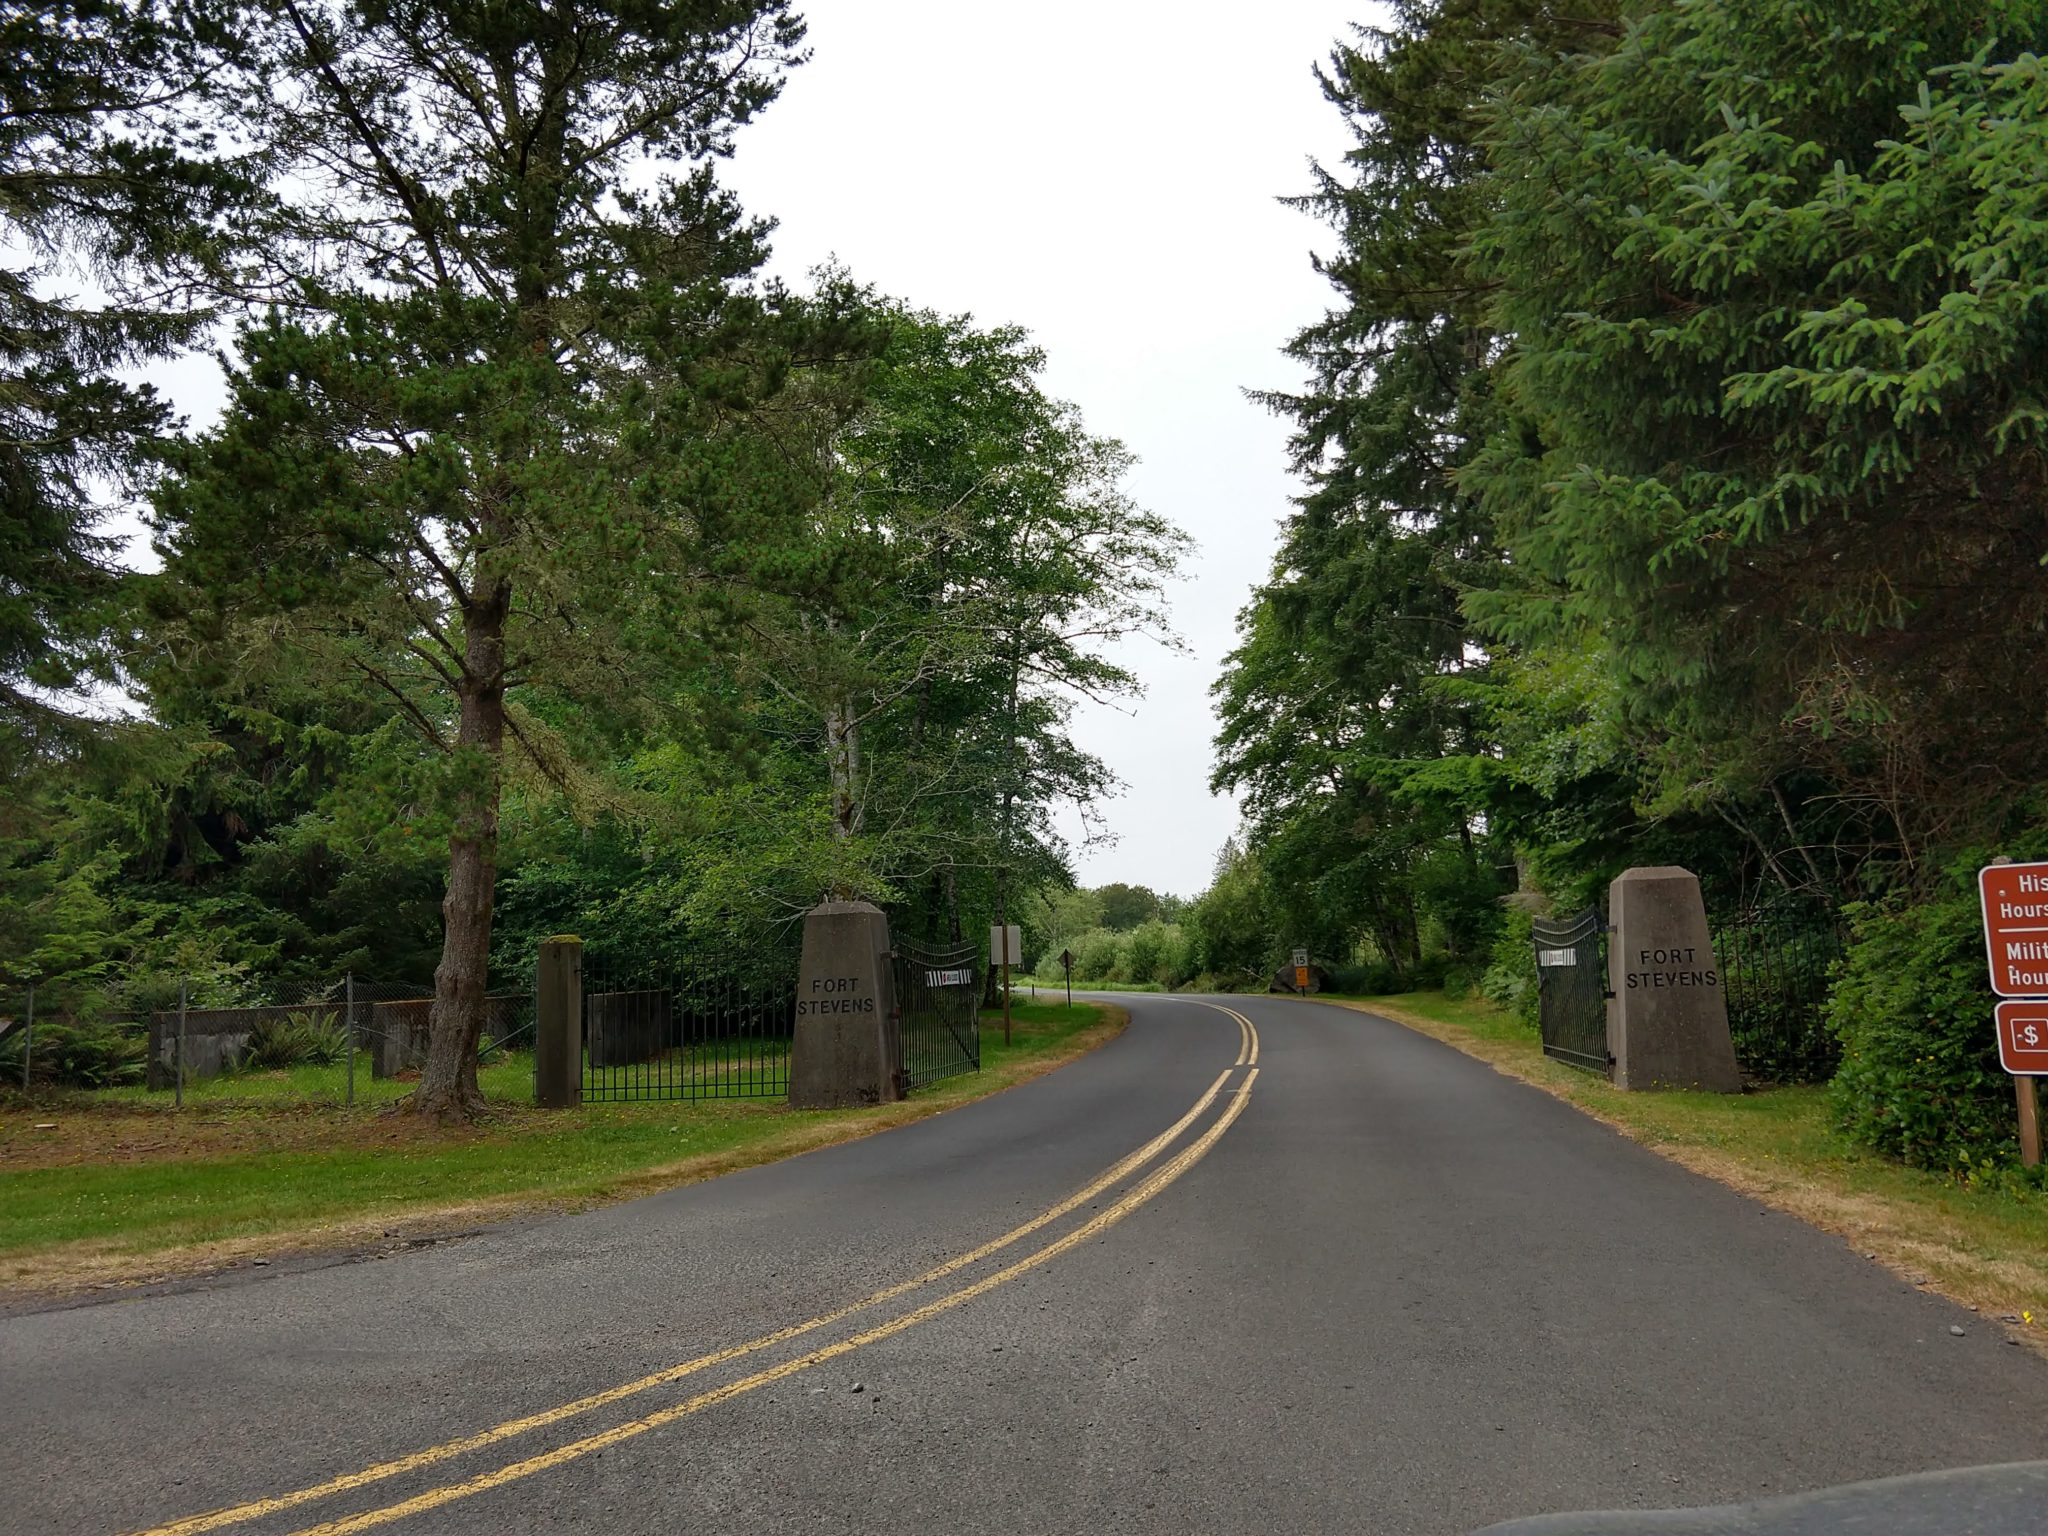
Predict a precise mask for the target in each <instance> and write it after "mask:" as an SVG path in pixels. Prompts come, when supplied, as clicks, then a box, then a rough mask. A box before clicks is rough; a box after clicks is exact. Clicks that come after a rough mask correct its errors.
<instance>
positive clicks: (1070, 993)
mask: <svg viewBox="0 0 2048 1536" xmlns="http://www.w3.org/2000/svg"><path fill="white" fill-rule="evenodd" d="M1060 969H1061V970H1063V971H1065V972H1066V973H1067V1007H1068V1008H1069V1009H1071V1008H1072V1007H1073V1006H1074V952H1073V951H1072V950H1071V949H1063V950H1061V951H1060Z"/></svg>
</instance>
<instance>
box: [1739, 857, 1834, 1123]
mask: <svg viewBox="0 0 2048 1536" xmlns="http://www.w3.org/2000/svg"><path fill="white" fill-rule="evenodd" d="M1713 932H1714V958H1715V960H1716V961H1718V962H1719V964H1720V970H1721V988H1722V991H1723V993H1724V994H1725V995H1726V997H1727V999H1728V1032H1729V1035H1730V1036H1731V1037H1732V1038H1733V1039H1734V1042H1735V1058H1736V1060H1737V1061H1739V1062H1741V1063H1742V1070H1743V1071H1744V1072H1746V1073H1747V1074H1749V1075H1750V1076H1751V1077H1758V1078H1763V1079H1765V1080H1767V1081H1770V1082H1778V1083H1821V1082H1826V1081H1827V1080H1828V1079H1829V1078H1830V1077H1833V1076H1834V1074H1835V1069H1836V1068H1837V1067H1839V1066H1840V1065H1841V1063H1842V1047H1841V1042H1840V1041H1838V1040H1837V1039H1836V1038H1835V1037H1834V1035H1833V1034H1832V1033H1830V1031H1829V1030H1828V1027H1827V1018H1826V1010H1827V1002H1828V992H1829V989H1830V987H1831V986H1832V985H1833V967H1834V964H1835V962H1836V961H1837V960H1839V959H1840V958H1841V956H1842V949H1843V945H1844V933H1843V926H1842V918H1841V914H1840V913H1839V912H1838V911H1837V910H1836V909H1835V908H1834V906H1833V905H1832V904H1830V903H1829V902H1826V901H1824V900H1820V899H1818V898H1812V897H1799V896H1789V895H1777V896H1771V897H1766V898H1764V899H1763V900H1760V901H1757V902H1754V903H1752V904H1751V905H1749V906H1746V907H1744V908H1742V909H1740V910H1739V911H1735V912H1730V913H1724V914H1722V915H1720V917H1719V918H1718V920H1717V921H1716V922H1715V923H1714V927H1713Z"/></svg>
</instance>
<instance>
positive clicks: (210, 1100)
mask: <svg viewBox="0 0 2048 1536" xmlns="http://www.w3.org/2000/svg"><path fill="white" fill-rule="evenodd" d="M348 1079H349V1069H348V1065H347V1063H345V1062H336V1063H335V1064H334V1065H333V1066H328V1067H290V1068H285V1069H281V1070H278V1071H272V1072H228V1073H223V1074H222V1075H220V1076H219V1077H204V1078H194V1079H192V1080H191V1081H188V1082H187V1083H186V1084H185V1102H186V1103H187V1104H189V1105H192V1106H195V1107H216V1106H229V1105H235V1104H252V1105H275V1104H280V1103H283V1102H285V1101H292V1102H296V1103H301V1104H310V1105H326V1106H335V1105H343V1104H346V1103H347V1102H348ZM355 1080H356V1086H355V1100H356V1103H358V1104H376V1105H384V1104H389V1103H391V1102H392V1101H393V1100H395V1099H402V1098H404V1097H405V1096H406V1095H407V1094H408V1093H411V1092H412V1084H411V1083H410V1082H407V1081H404V1080H402V1079H398V1078H389V1077H385V1078H373V1077H371V1076H370V1058H369V1056H368V1055H367V1054H364V1055H359V1056H357V1057H356V1065H355ZM477 1085H478V1086H479V1087H480V1088H482V1089H483V1091H484V1097H485V1098H487V1099H492V1100H503V1101H504V1102H506V1103H521V1102H526V1103H530V1102H532V1099H533V1053H532V1052H531V1051H499V1052H494V1053H493V1054H492V1055H491V1056H490V1057H488V1058H486V1060H485V1061H484V1063H483V1066H482V1067H481V1068H480V1069H479V1071H478V1072H477ZM92 1097H93V1099H94V1100H95V1101H97V1102H100V1103H105V1104H134V1105H148V1106H151V1107H156V1108H161V1107H162V1106H164V1105H167V1104H169V1103H171V1101H172V1095H171V1093H170V1091H169V1090H168V1089H151V1088H144V1087H142V1086H141V1085H140V1084H135V1085H132V1086H130V1087H125V1088H107V1089H103V1090H101V1091H100V1092H98V1093H96V1094H94V1095H93V1096H92Z"/></svg>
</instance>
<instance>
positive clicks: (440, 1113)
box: [410, 582, 511, 1120]
mask: <svg viewBox="0 0 2048 1536" xmlns="http://www.w3.org/2000/svg"><path fill="white" fill-rule="evenodd" d="M510 606H511V593H510V591H509V589H508V588H507V587H506V585H505V584H504V583H503V582H500V583H499V584H498V587H497V590H496V592H495V593H494V594H493V596H492V597H491V599H490V600H489V601H487V602H481V603H477V604H475V605H474V606H472V607H471V609H470V610H469V612H468V614H467V615H466V618H467V620H468V631H467V635H466V638H465V641H464V654H463V678H462V682H461V685H460V693H461V703H462V720H461V726H460V729H459V730H458V732H457V734H456V738H455V751H456V759H457V762H456V771H457V772H458V773H460V774H462V775H464V782H463V785H462V788H461V791H460V798H459V799H458V801H457V804H456V812H455V830H454V832H453V833H452V834H451V835H450V837H449V839H448V894H447V895H446V897H444V898H443V900H442V902H441V963H440V964H439V965H438V966H436V967H435V969H434V1011H433V1014H432V1015H431V1019H430V1022H429V1024H428V1026H427V1063H426V1067H425V1069H424V1070H423V1071H422V1072H421V1073H420V1085H419V1087H418V1088H417V1089H415V1090H414V1091H413V1095H412V1099H411V1101H410V1108H411V1109H412V1111H413V1113H415V1114H420V1115H432V1116H435V1117H436V1118H439V1119H443V1120H454V1119H471V1118H474V1117H475V1116H476V1115H477V1113H478V1112H480V1111H481V1110H482V1109H483V1107H484V1098H483V1093H482V1091H481V1090H480V1089H479V1088H478V1087H477V1081H476V1048H477V1041H478V1039H479V1038H480V1037H481V1036H482V1034H483V1028H484V1015H485V1007H486V1004H485V998H486V995H487V993H488V992H489V988H490V963H491V914H492V908H493V903H494V901H495V898H496V891H497V884H498V801H499V794H500V789H501V784H502V779H501V774H500V769H501V767H502V765H503V762H504V752H505V615H506V612H507V610H508V609H509V608H510Z"/></svg>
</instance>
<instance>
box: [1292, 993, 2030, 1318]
mask: <svg viewBox="0 0 2048 1536" xmlns="http://www.w3.org/2000/svg"><path fill="white" fill-rule="evenodd" d="M1320 1001H1325V1002H1341V1003H1343V1004H1344V1005H1346V1006H1348V1007H1354V1008H1361V1009H1364V1010H1366V1011H1368V1012H1371V1013H1378V1014H1382V1015H1384V1016H1386V1017H1387V1018H1390V1019H1394V1020H1395V1021H1397V1022H1399V1023H1402V1024H1406V1025H1408V1026H1409V1027H1410V1028H1413V1029H1417V1030H1420V1031H1421V1032H1422V1033H1424V1034H1427V1035H1431V1036H1434V1037H1435V1038H1436V1039H1439V1040H1442V1041H1444V1042H1445V1043H1446V1044H1448V1045H1452V1046H1455V1047H1457V1048H1458V1049H1459V1050H1461V1051H1463V1052H1465V1053H1466V1054H1467V1055H1470V1056H1476V1057H1478V1058H1479V1059H1480V1060H1482V1061H1485V1062H1487V1063H1489V1064H1491V1065H1492V1066H1493V1067H1495V1068H1496V1069H1497V1070H1499V1071H1502V1072H1505V1073H1507V1074H1508V1075H1509V1076H1511V1077H1517V1078H1520V1079H1521V1080H1522V1081H1524V1082H1527V1083H1531V1084H1533V1085H1534V1086H1536V1087H1538V1088H1541V1089H1543V1090H1544V1091H1545V1092H1548V1093H1552V1094H1555V1095H1556V1096H1557V1097H1559V1098H1561V1099H1565V1100H1568V1101H1569V1102H1571V1103H1573V1104H1575V1105H1577V1106H1578V1107H1579V1108H1580V1109H1582V1110H1584V1111H1586V1112H1587V1113H1588V1114H1590V1115H1592V1116H1594V1117H1595V1118H1596V1119H1599V1120H1602V1121H1604V1122H1606V1123H1607V1124H1608V1125H1611V1126H1613V1127H1614V1128H1615V1129H1617V1130H1619V1131H1621V1132H1622V1133H1623V1134H1624V1135H1626V1136H1628V1137H1630V1138H1631V1139H1632V1140H1635V1141H1638V1142H1640V1143H1642V1144H1643V1145H1644V1146H1646V1147H1649V1148H1651V1149H1652V1150H1654V1151H1656V1152H1659V1153H1661V1154H1662V1155H1664V1156H1666V1157H1669V1158H1671V1159H1672V1160H1673V1161H1675V1162H1678V1163H1682V1164H1684V1165H1685V1166H1686V1167H1688V1168H1691V1169H1693V1170H1694V1171H1695V1172H1698V1173H1702V1174H1705V1175H1707V1176H1708V1177H1709V1178H1713V1179H1717V1180H1719V1181H1720V1182H1721V1183H1724V1184H1728V1185H1731V1186H1733V1187H1734V1188H1736V1189H1739V1190H1741V1191H1743V1192H1744V1193H1745V1194H1748V1195H1752V1196H1754V1197H1755V1198H1756V1199H1758V1200H1761V1201H1763V1202H1764V1203H1765V1204H1767V1205H1771V1206H1774V1207H1776V1208H1777V1209H1779V1210H1783V1211H1786V1212H1789V1213H1790V1214H1792V1215H1794V1216H1798V1217H1799V1218H1801V1219H1802V1220H1804V1221H1807V1222H1810V1223H1811V1224H1813V1225H1814V1226H1817V1227H1821V1228H1823V1229H1825V1230H1827V1231H1830V1232H1834V1233H1836V1234H1838V1235H1839V1236H1841V1237H1843V1238H1844V1239H1846V1240H1847V1241H1848V1242H1849V1243H1850V1245H1851V1246H1852V1247H1854V1248H1855V1249H1856V1250H1857V1251H1858V1252H1860V1253H1864V1254H1867V1255H1870V1256H1872V1257H1875V1258H1877V1259H1879V1260H1881V1261H1882V1262H1884V1263H1885V1264H1886V1265H1888V1266H1889V1267H1890V1268H1892V1269H1894V1270H1896V1271H1897V1272H1898V1273H1899V1274H1900V1275H1902V1276H1904V1277H1905V1278H1906V1279H1908V1280H1910V1281H1913V1282H1916V1283H1924V1284H1927V1285H1929V1286H1930V1287H1931V1288H1933V1289H1936V1290H1939V1291H1941V1292H1943V1293H1944V1294H1946V1295H1949V1296H1952V1297H1954V1298H1955V1299H1956V1300H1958V1301H1961V1302H1963V1303H1965V1304H1966V1305H1969V1306H1973V1307H1976V1308H1977V1309H1978V1310H1979V1311H1981V1312H1984V1313H1987V1314H1989V1315H1991V1316H1993V1317H2026V1316H2028V1315H2031V1316H2032V1318H2033V1323H2032V1325H2022V1331H2023V1332H2024V1333H2025V1334H2026V1336H2027V1337H2028V1339H2029V1341H2030V1342H2032V1343H2034V1344H2035V1345H2036V1346H2037V1347H2048V1331H2044V1326H2048V1196H2044V1195H2043V1194H2042V1193H2040V1192H2038V1191H2029V1190H2009V1189H1983V1188H1973V1187H1970V1186H1968V1185H1966V1184H1963V1183H1960V1182H1958V1181H1956V1180H1954V1179H1950V1178H1944V1177H1942V1176H1940V1175H1938V1174H1933V1173H1927V1172H1923V1171H1921V1170H1919V1169H1914V1168H1907V1167H1905V1166H1903V1165H1901V1164H1899V1163H1895V1162H1893V1161H1891V1160H1890V1159H1888V1158H1883V1157H1879V1156H1878V1155H1877V1154H1875V1153H1872V1152H1867V1151H1865V1150H1863V1149H1861V1148H1859V1147H1856V1146H1854V1145H1853V1144H1851V1143H1850V1142H1848V1141H1846V1140H1845V1139H1844V1138H1843V1137H1841V1136H1840V1135H1839V1134H1838V1133H1837V1132H1836V1131H1835V1130H1834V1128H1833V1126H1832V1124H1831V1122H1830V1120H1829V1116H1828V1107H1827V1090H1826V1089H1825V1088H1823V1087H1778V1088H1769V1089H1764V1090H1761V1091H1757V1092H1751V1093H1744V1094H1717V1093H1624V1092H1622V1091H1621V1090H1619V1089H1617V1088H1615V1087H1614V1086H1613V1085H1612V1084H1610V1083H1608V1082H1607V1081H1605V1080H1604V1079H1602V1078H1600V1077H1597V1076H1595V1075H1593V1074H1592V1073H1589V1072H1581V1071H1578V1070H1576V1069H1574V1068H1571V1067H1568V1066H1565V1065H1564V1064H1563V1063H1562V1062H1557V1061H1552V1060H1551V1059H1550V1058H1549V1057H1547V1056H1545V1055H1544V1054H1543V1049H1542V1045H1541V1044H1540V1042H1539V1041H1538V1039H1537V1037H1536V1033H1535V1031H1534V1030H1532V1029H1530V1028H1529V1027H1528V1026H1527V1025H1525V1024H1523V1023H1521V1022H1520V1021H1519V1020H1518V1019H1516V1018H1514V1017H1513V1016H1512V1015H1510V1014H1508V1013H1506V1012H1504V1011H1503V1010H1501V1009H1499V1008H1497V1007H1495V1006H1494V1005H1493V1004H1491V1003H1488V1002H1485V1001H1484V1000H1481V999H1476V998H1453V997H1447V996H1445V995H1444V994H1443V993H1441V992H1421V993H1407V994H1404V995H1402V996H1399V997H1375V998H1333V997H1329V996H1325V997H1323V998H1322V999H1320Z"/></svg>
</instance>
